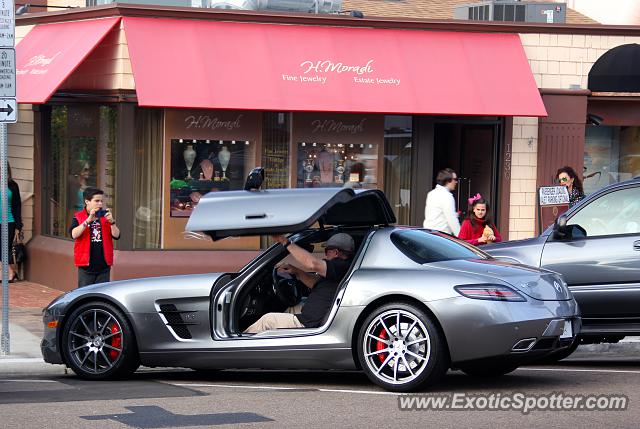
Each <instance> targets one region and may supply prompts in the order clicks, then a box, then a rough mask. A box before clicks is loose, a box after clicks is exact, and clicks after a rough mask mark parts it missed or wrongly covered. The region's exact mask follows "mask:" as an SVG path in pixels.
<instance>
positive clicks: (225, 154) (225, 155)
mask: <svg viewBox="0 0 640 429" xmlns="http://www.w3.org/2000/svg"><path fill="white" fill-rule="evenodd" d="M230 160H231V152H229V149H227V147H226V146H222V149H220V152H218V161H220V167H222V180H229V179H228V178H227V167H228V166H229V161H230Z"/></svg>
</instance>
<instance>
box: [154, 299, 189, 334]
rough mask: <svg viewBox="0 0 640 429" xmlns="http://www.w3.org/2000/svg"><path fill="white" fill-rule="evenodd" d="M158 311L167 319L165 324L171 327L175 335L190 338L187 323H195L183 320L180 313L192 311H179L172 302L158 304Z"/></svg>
mask: <svg viewBox="0 0 640 429" xmlns="http://www.w3.org/2000/svg"><path fill="white" fill-rule="evenodd" d="M160 313H161V314H162V315H163V316H164V318H165V319H166V320H167V325H168V326H169V327H170V328H171V329H173V332H175V333H176V335H177V336H179V337H180V338H183V339H185V340H188V339H190V338H191V332H189V328H188V326H189V325H195V324H196V323H191V322H185V321H184V319H183V318H182V313H193V311H179V310H178V309H177V308H176V306H175V305H174V304H160Z"/></svg>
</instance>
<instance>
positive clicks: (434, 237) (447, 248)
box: [391, 229, 490, 264]
mask: <svg viewBox="0 0 640 429" xmlns="http://www.w3.org/2000/svg"><path fill="white" fill-rule="evenodd" d="M391 242H393V244H394V245H395V246H396V247H397V248H398V249H400V251H401V252H402V253H404V254H405V255H407V256H408V257H409V258H411V259H412V260H414V261H415V262H417V263H419V264H428V263H430V262H439V261H451V260H456V259H490V256H489V255H487V254H486V253H484V252H482V251H480V250H478V249H476V248H475V247H473V246H471V245H470V244H468V243H466V242H464V241H462V240H458V239H456V238H454V237H451V236H449V235H446V234H442V233H439V232H433V233H431V232H427V231H423V230H415V229H413V230H409V229H408V230H402V231H395V232H393V233H392V234H391Z"/></svg>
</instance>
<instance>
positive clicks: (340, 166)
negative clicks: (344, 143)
mask: <svg viewBox="0 0 640 429" xmlns="http://www.w3.org/2000/svg"><path fill="white" fill-rule="evenodd" d="M344 170H345V169H344V160H343V159H339V160H337V161H336V180H335V182H336V183H344Z"/></svg>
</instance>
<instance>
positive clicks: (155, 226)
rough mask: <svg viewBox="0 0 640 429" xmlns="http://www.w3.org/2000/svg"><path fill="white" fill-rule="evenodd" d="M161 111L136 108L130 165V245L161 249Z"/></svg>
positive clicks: (140, 247) (138, 247) (137, 247)
mask: <svg viewBox="0 0 640 429" xmlns="http://www.w3.org/2000/svg"><path fill="white" fill-rule="evenodd" d="M162 113H163V112H162V110H160V109H143V108H138V109H137V110H136V125H135V127H136V138H135V141H134V142H133V144H134V145H135V159H134V161H133V162H134V164H133V182H134V183H133V186H134V187H133V204H134V210H135V214H134V222H133V247H134V248H135V249H158V248H160V233H161V231H160V226H161V219H162V180H161V178H162V128H163V123H162V117H163V114H162Z"/></svg>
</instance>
